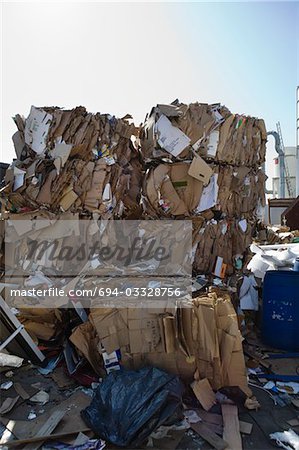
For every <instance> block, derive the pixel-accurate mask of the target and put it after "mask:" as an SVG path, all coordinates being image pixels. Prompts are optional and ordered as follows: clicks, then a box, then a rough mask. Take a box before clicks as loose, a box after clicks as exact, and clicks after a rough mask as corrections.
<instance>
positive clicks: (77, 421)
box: [1, 386, 90, 439]
mask: <svg viewBox="0 0 299 450" xmlns="http://www.w3.org/2000/svg"><path fill="white" fill-rule="evenodd" d="M39 388H40V386H39ZM88 405H90V397H89V396H88V395H86V394H84V393H83V392H81V391H79V392H75V393H74V394H73V395H71V396H70V397H68V398H67V399H66V400H64V401H63V402H61V403H60V404H59V408H60V409H64V410H65V415H64V416H63V419H62V420H61V421H60V422H59V424H58V425H57V428H56V429H55V433H56V434H61V433H68V432H73V430H76V431H77V432H78V433H79V432H80V431H82V432H83V431H84V430H85V429H86V423H85V422H84V421H83V419H82V417H81V416H80V411H82V409H85V408H86V407H87V406H88ZM56 410H57V406H55V407H53V408H52V409H51V410H50V411H49V412H46V413H45V414H43V415H41V416H39V417H37V418H36V419H33V420H30V421H28V420H15V421H14V426H13V434H14V435H15V436H16V439H30V438H32V437H34V436H35V435H36V434H37V432H38V430H39V429H40V428H41V426H42V425H43V424H44V423H45V422H46V421H47V420H48V419H49V417H50V416H51V414H52V413H53V412H54V411H56ZM1 421H2V422H3V424H4V425H5V426H6V427H7V426H8V423H9V419H8V418H7V419H6V418H4V417H2V418H1Z"/></svg>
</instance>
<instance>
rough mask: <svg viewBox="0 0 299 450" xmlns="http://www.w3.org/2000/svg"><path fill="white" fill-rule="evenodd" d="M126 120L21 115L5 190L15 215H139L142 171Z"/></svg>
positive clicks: (59, 113) (56, 112) (72, 113)
mask: <svg viewBox="0 0 299 450" xmlns="http://www.w3.org/2000/svg"><path fill="white" fill-rule="evenodd" d="M129 118H130V116H126V117H125V118H123V119H117V118H115V117H114V116H110V115H108V114H100V113H96V114H91V113H87V111H86V109H85V108H83V107H77V108H74V109H72V110H69V111H68V110H63V109H60V108H56V107H52V108H35V107H34V106H32V108H31V111H30V114H29V116H28V117H27V119H26V120H25V119H24V118H22V117H21V116H20V115H17V116H16V117H15V118H14V120H15V123H16V125H17V127H18V131H17V132H16V133H15V134H14V136H13V142H14V145H15V150H16V154H17V160H15V161H14V162H13V163H12V165H11V166H10V168H9V169H8V170H7V173H6V177H5V187H4V188H3V189H2V192H3V191H4V192H5V194H6V198H7V205H6V208H7V209H9V210H11V211H16V212H21V211H22V210H24V209H26V210H35V209H38V208H43V209H47V210H49V211H52V212H55V213H61V212H66V211H80V212H81V211H83V212H98V213H99V215H100V216H101V217H103V218H110V217H123V216H126V215H133V216H134V214H136V212H137V215H139V214H140V213H139V199H140V183H141V176H142V168H141V163H140V159H139V154H138V151H137V150H136V149H135V148H134V145H133V143H132V141H131V136H132V135H134V134H135V135H136V128H135V127H134V125H132V124H130V123H129V121H128V119H129Z"/></svg>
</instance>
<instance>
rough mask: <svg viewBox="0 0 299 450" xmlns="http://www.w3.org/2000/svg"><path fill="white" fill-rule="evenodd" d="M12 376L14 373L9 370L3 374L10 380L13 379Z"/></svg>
mask: <svg viewBox="0 0 299 450" xmlns="http://www.w3.org/2000/svg"><path fill="white" fill-rule="evenodd" d="M13 375H14V373H13V371H12V370H10V371H9V372H6V374H5V376H6V378H11V377H13Z"/></svg>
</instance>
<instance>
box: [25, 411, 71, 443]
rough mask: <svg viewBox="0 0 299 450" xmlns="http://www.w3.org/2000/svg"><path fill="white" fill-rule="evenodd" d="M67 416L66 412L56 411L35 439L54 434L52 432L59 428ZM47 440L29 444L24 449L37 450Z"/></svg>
mask: <svg viewBox="0 0 299 450" xmlns="http://www.w3.org/2000/svg"><path fill="white" fill-rule="evenodd" d="M64 414H65V410H64V409H61V410H58V411H54V412H53V413H52V414H51V416H50V417H49V419H48V420H47V421H46V422H45V423H44V424H43V425H42V426H41V428H40V429H39V430H38V432H37V433H36V435H35V436H34V437H33V438H38V437H39V438H40V437H43V436H48V435H50V434H51V433H52V431H53V430H54V429H55V428H56V427H57V425H58V423H59V422H60V421H61V419H62V418H63V416H64ZM44 441H45V439H42V441H41V442H39V443H38V442H37V443H36V444H28V445H26V447H24V450H37V449H38V448H39V447H40V446H41V445H42V443H43V442H44ZM31 442H32V441H31Z"/></svg>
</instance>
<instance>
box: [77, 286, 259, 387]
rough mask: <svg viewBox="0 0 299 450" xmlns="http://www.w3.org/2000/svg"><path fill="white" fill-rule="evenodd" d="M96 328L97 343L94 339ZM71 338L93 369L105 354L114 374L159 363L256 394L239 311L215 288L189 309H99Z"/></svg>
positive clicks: (214, 383)
mask: <svg viewBox="0 0 299 450" xmlns="http://www.w3.org/2000/svg"><path fill="white" fill-rule="evenodd" d="M139 306H140V305H139ZM92 329H94V330H96V333H97V336H98V343H97V345H95V342H94V340H93V339H92V340H90V339H88V335H90V333H91V330H92ZM70 339H71V341H72V343H73V344H74V345H75V346H76V347H77V348H78V350H79V351H80V352H81V353H82V354H83V355H84V356H85V357H86V358H87V359H88V360H89V361H90V362H91V364H92V365H93V367H96V360H97V359H98V354H99V353H101V354H102V355H103V361H104V365H105V368H106V370H107V371H108V372H109V371H111V370H117V369H118V368H119V367H120V366H123V367H126V368H131V369H138V368H140V367H144V366H146V365H153V366H155V367H158V368H161V369H164V370H167V371H168V372H172V373H176V374H179V375H180V376H181V377H182V378H183V379H185V380H189V381H191V380H193V376H194V373H195V372H196V373H197V374H198V376H199V378H200V379H203V378H207V379H208V380H209V382H210V384H211V386H212V387H213V388H214V389H219V388H220V387H222V386H240V387H241V389H242V390H243V391H244V392H245V393H246V394H247V395H250V394H251V392H250V390H249V388H248V385H247V376H246V368H245V363H244V356H243V349H242V337H241V333H240V331H239V328H238V321H237V316H236V312H235V310H234V307H233V305H232V303H231V299H230V296H229V294H228V293H227V292H224V291H223V292H221V291H220V290H216V289H214V290H212V291H211V292H209V293H208V294H204V295H201V296H199V297H197V298H195V299H194V300H193V303H192V304H190V306H189V307H185V308H180V307H179V308H177V309H174V308H167V307H166V308H165V309H153V308H146V307H143V308H140V307H138V308H124V309H103V308H93V309H91V313H90V315H89V321H88V322H87V323H85V324H82V325H80V326H79V327H78V328H76V330H75V331H74V333H73V334H72V336H71V337H70ZM87 342H89V345H86V344H84V343H87ZM95 348H97V352H94V349H95ZM104 349H105V350H104ZM102 369H103V367H102V366H98V367H97V372H98V373H102Z"/></svg>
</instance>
